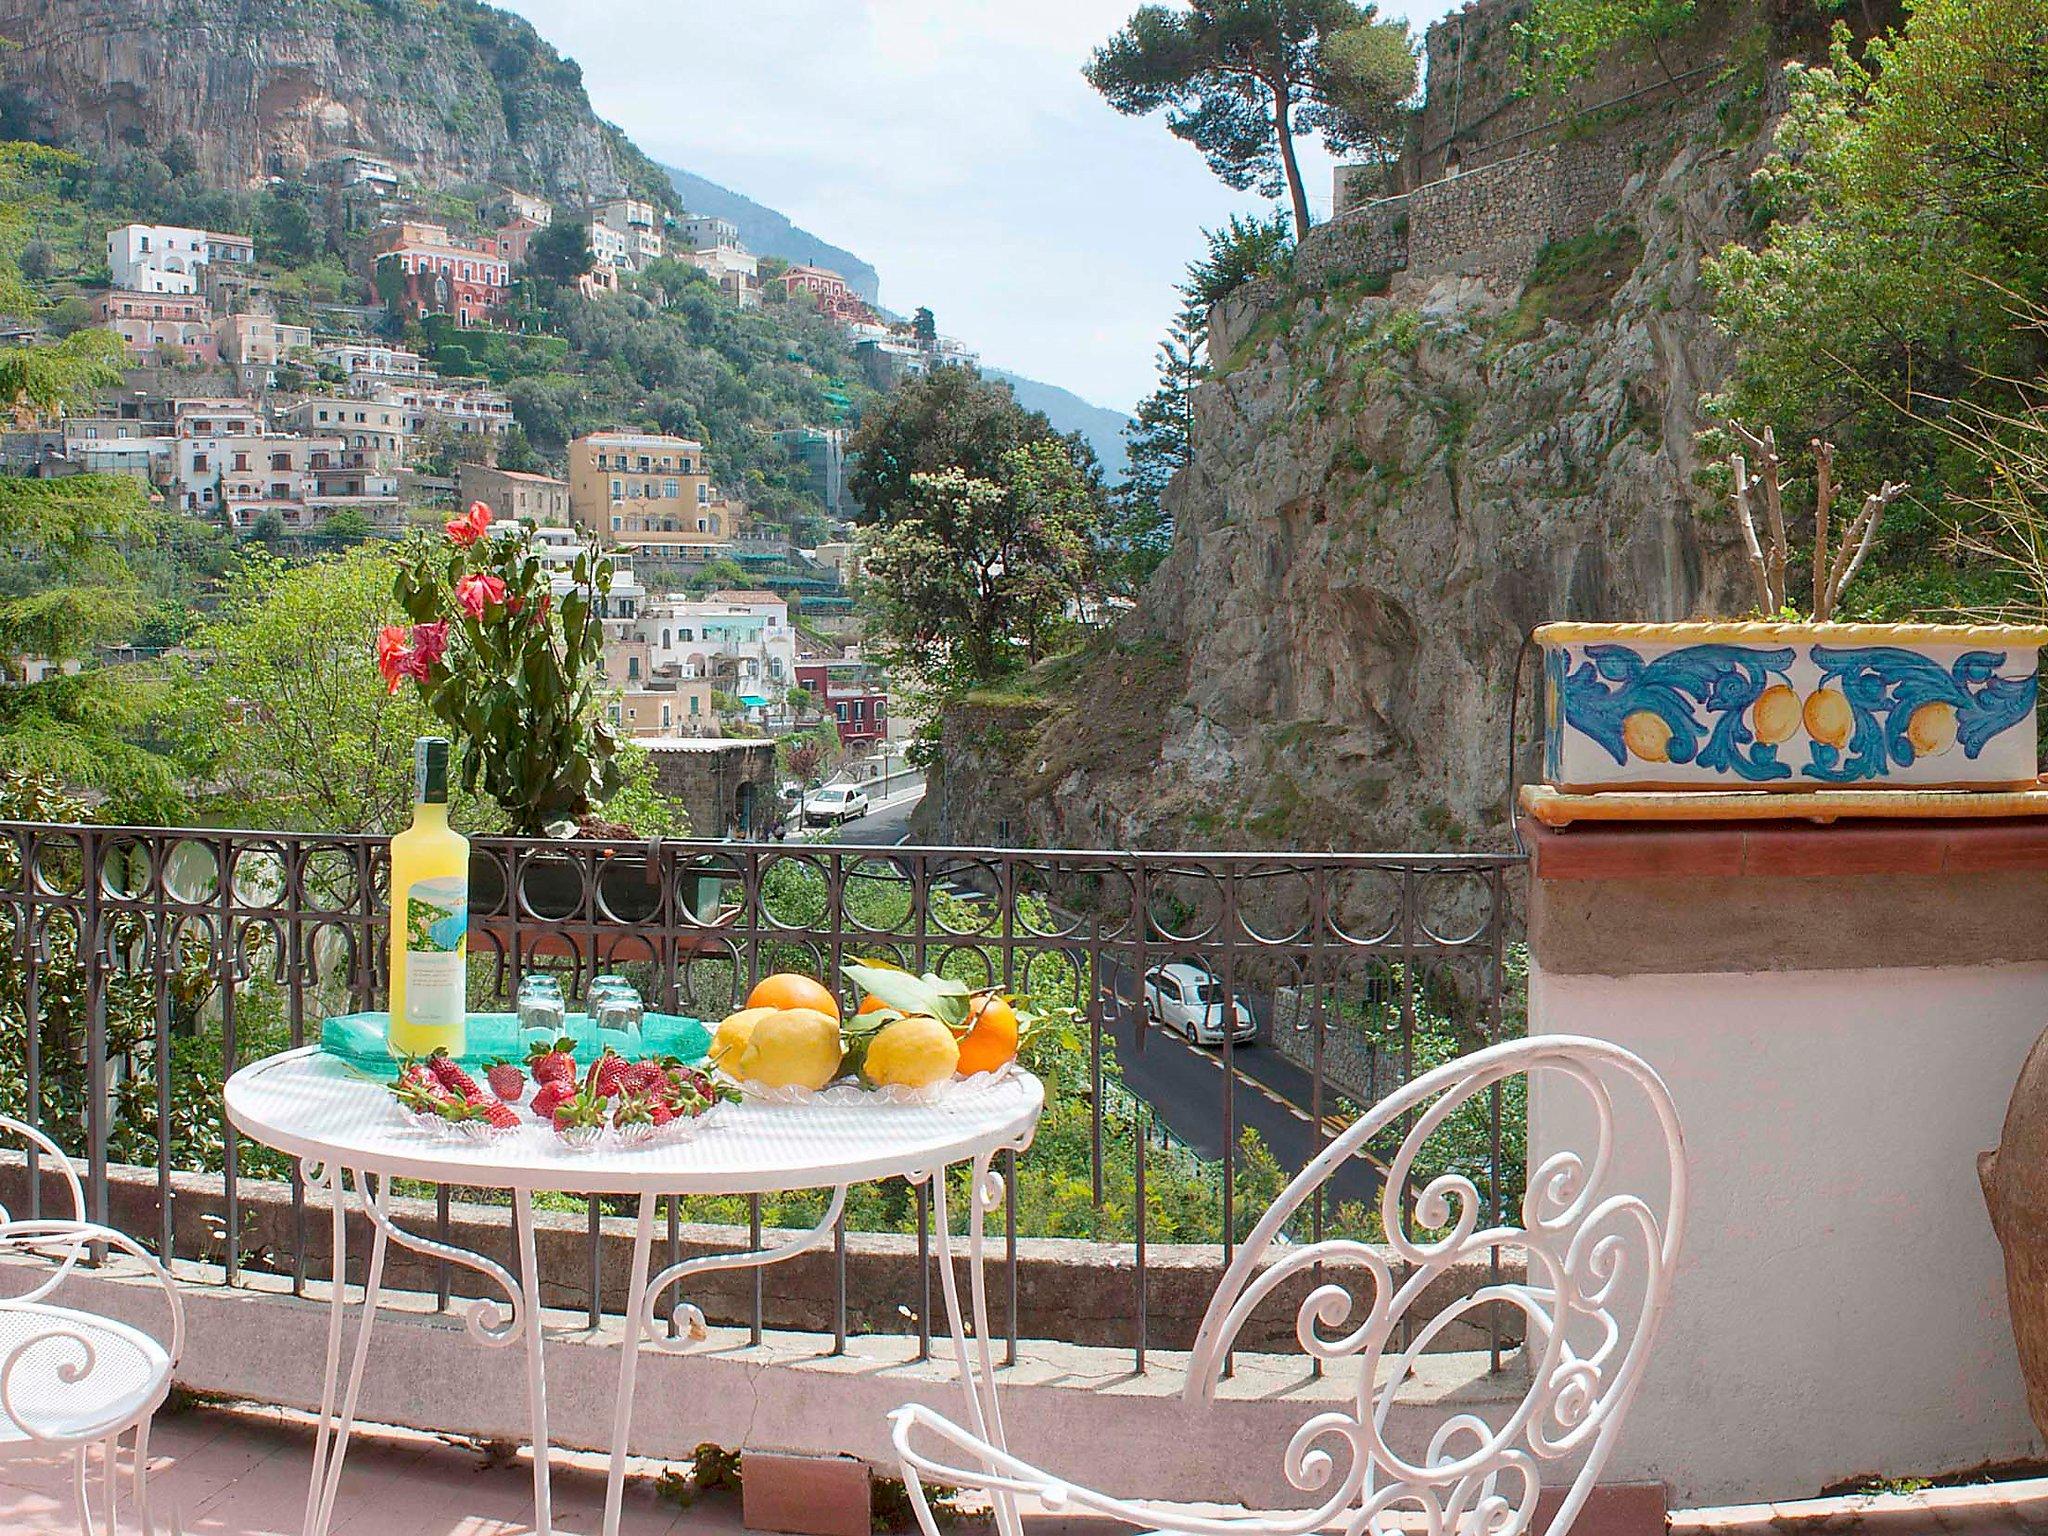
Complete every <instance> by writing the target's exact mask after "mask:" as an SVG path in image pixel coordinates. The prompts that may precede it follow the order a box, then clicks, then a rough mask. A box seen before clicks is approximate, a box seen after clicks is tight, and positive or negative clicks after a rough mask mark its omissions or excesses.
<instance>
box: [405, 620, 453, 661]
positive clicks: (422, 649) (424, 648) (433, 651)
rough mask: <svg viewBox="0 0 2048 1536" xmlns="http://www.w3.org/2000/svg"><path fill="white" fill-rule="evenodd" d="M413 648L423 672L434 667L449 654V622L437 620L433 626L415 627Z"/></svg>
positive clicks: (421, 625) (422, 625)
mask: <svg viewBox="0 0 2048 1536" xmlns="http://www.w3.org/2000/svg"><path fill="white" fill-rule="evenodd" d="M412 648H413V654H414V655H416V656H418V657H419V664H420V667H421V669H422V670H424V669H426V668H428V667H431V666H433V664H434V663H435V662H437V661H439V660H440V659H441V658H442V657H443V656H446V655H447V654H448V621H447V620H446V619H437V620H435V621H434V622H433V623H432V624H415V625H413V627H412Z"/></svg>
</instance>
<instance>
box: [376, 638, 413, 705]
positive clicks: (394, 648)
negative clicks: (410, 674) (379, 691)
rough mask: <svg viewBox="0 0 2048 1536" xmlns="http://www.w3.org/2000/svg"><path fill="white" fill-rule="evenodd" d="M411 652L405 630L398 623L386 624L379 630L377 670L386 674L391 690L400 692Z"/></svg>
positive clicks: (387, 684) (386, 680) (387, 686)
mask: <svg viewBox="0 0 2048 1536" xmlns="http://www.w3.org/2000/svg"><path fill="white" fill-rule="evenodd" d="M411 654H412V653H411V652H410V651H409V650H408V649H407V648H406V643H405V631H404V630H402V629H400V628H399V627H398V626H397V625H396V624H386V625H385V626H384V627H383V628H382V629H380V630H378V631H377V670H378V671H379V672H381V673H382V674H383V675H384V683H385V687H386V688H387V689H388V690H389V691H390V692H392V693H396V692H398V685H399V684H400V683H402V682H404V681H405V675H406V674H405V669H406V665H407V658H408V657H410V655H411Z"/></svg>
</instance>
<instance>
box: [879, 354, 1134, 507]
mask: <svg viewBox="0 0 2048 1536" xmlns="http://www.w3.org/2000/svg"><path fill="white" fill-rule="evenodd" d="M1045 441H1065V440H1064V439H1061V438H1060V437H1059V434H1058V433H1056V432H1054V431H1053V429H1052V424H1051V423H1050V422H1048V421H1047V420H1046V419H1045V417H1044V415H1043V414H1042V413H1040V412H1038V411H1028V410H1026V409H1025V408H1024V407H1023V406H1021V405H1019V404H1018V403H1017V397H1016V396H1015V395H1013V394H1012V393H1011V392H1010V387H1009V385H1007V384H1003V383H1000V382H997V381H995V380H992V379H983V378H981V377H980V376H979V375H978V374H976V373H974V372H973V371H972V370H971V369H967V368H937V369H934V370H933V371H932V372H931V373H929V374H926V375H925V376H924V377H923V378H919V379H912V380H909V381H908V382H906V383H905V384H903V385H901V386H900V387H899V388H897V389H896V390H895V391H894V392H893V393H891V394H890V395H889V396H888V398H887V399H885V400H883V401H882V402H881V404H880V405H879V406H878V407H877V408H875V409H874V410H871V411H869V412H868V413H867V414H866V415H865V416H864V417H863V418H862V421H861V425H860V430H859V431H858V432H856V433H855V434H854V435H853V439H852V441H851V442H849V443H848V444H847V448H846V452H847V457H848V458H849V459H852V460H853V461H854V467H853V471H852V474H851V475H850V476H849V477H848V479H847V488H848V490H850V491H851V492H852V494H853V498H854V500H855V501H856V502H857V503H858V504H859V507H860V511H861V516H862V517H863V519H865V520H866V521H870V522H883V523H886V522H889V521H891V520H892V519H894V518H896V517H897V516H900V515H902V514H903V513H905V512H908V511H909V510H911V509H912V507H913V505H914V504H915V502H916V499H917V493H916V488H915V485H914V481H915V478H916V477H917V476H918V475H927V474H937V473H940V472H941V471H944V470H949V469H957V470H959V471H961V472H962V473H963V474H965V475H966V476H968V477H969V478H970V479H979V480H994V479H996V478H997V477H998V476H999V475H1000V473H1001V470H1002V465H1003V462H1004V459H1005V457H1006V455H1008V454H1009V453H1011V452H1012V451H1014V450H1015V449H1018V448H1022V447H1025V446H1026V445H1028V444H1031V443H1038V442H1045ZM1070 447H1071V452H1070V456H1072V457H1074V458H1075V460H1076V462H1077V463H1079V464H1080V465H1082V466H1083V468H1084V470H1086V469H1089V468H1092V467H1093V464H1094V455H1093V453H1090V452H1088V450H1087V448H1086V445H1085V444H1073V445H1070Z"/></svg>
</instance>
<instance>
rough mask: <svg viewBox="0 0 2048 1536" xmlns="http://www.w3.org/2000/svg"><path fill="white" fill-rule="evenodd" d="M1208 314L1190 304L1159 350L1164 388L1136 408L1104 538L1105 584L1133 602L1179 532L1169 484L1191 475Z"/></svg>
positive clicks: (1186, 301) (1175, 320)
mask: <svg viewBox="0 0 2048 1536" xmlns="http://www.w3.org/2000/svg"><path fill="white" fill-rule="evenodd" d="M1207 316H1208V311H1207V310H1206V309H1205V308H1204V307H1203V306H1202V305H1201V304H1200V303H1198V302H1197V301H1196V300H1195V299H1193V298H1192V297H1190V298H1187V299H1184V300H1183V302H1182V304H1181V307H1180V312H1179V313H1178V314H1176V315H1175V316H1174V317H1173V323H1172V324H1171V325H1170V326H1168V327H1167V332H1166V339H1165V340H1163V341H1162V342H1160V343H1159V356H1158V368H1159V386H1158V388H1156V389H1154V390H1153V391H1152V393H1151V394H1149V395H1147V396H1146V397H1145V398H1144V399H1143V400H1141V401H1139V402H1138V412H1137V415H1136V416H1135V417H1133V418H1132V420H1131V423H1130V425H1129V426H1127V427H1125V428H1124V442H1125V443H1126V444H1127V445H1128V447H1129V450H1130V452H1129V468H1128V469H1127V470H1126V471H1125V475H1124V481H1123V483H1122V484H1121V485H1119V486H1118V487H1117V488H1116V490H1115V492H1114V493H1113V494H1112V495H1111V497H1110V503H1109V505H1110V519H1109V522H1108V524H1107V526H1106V528H1105V532H1104V538H1103V544H1104V548H1103V558H1102V563H1101V571H1102V576H1103V578H1104V584H1105V585H1106V586H1108V587H1109V588H1110V590H1112V591H1114V592H1117V593H1120V594H1122V595H1125V596H1129V595H1130V594H1132V593H1134V592H1135V591H1136V590H1137V589H1138V588H1139V587H1141V586H1143V585H1144V583H1145V579H1146V578H1147V577H1149V576H1150V575H1151V574H1152V572H1153V571H1154V570H1155V569H1157V567H1158V565H1159V562H1160V561H1161V560H1162V559H1164V558H1165V556H1166V550H1167V546H1168V545H1169V544H1171V543H1172V541H1173V524H1172V522H1171V521H1170V520H1169V519H1168V517H1167V515H1166V512H1165V509H1164V508H1163V507H1162V505H1161V497H1162V496H1163V495H1164V494H1165V492H1166V487H1167V484H1168V482H1170V481H1171V480H1172V479H1173V477H1174V476H1175V475H1176V474H1178V473H1179V472H1180V471H1181V470H1183V469H1185V468H1186V467H1187V463H1188V458H1189V454H1190V451H1191V442H1192V436H1193V423H1194V397H1195V386H1196V385H1197V384H1198V383H1200V382H1201V380H1202V378H1203V377H1204V375H1205V374H1206V373H1207V371H1208V369H1207V365H1206V364H1205V363H1204V361H1203V349H1204V348H1205V347H1206V346H1207V344H1208V330H1209V327H1208V318H1207Z"/></svg>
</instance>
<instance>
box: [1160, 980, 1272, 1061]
mask: <svg viewBox="0 0 2048 1536" xmlns="http://www.w3.org/2000/svg"><path fill="white" fill-rule="evenodd" d="M1228 1013H1229V1015H1232V1016H1234V1017H1232V1018H1230V1019H1228V1020H1226V1010H1225V1007H1224V1002H1223V983H1222V982H1220V981H1218V980H1217V979H1216V978H1215V977H1214V976H1213V975H1211V974H1210V973H1209V972H1208V971H1207V970H1205V969H1204V968H1203V967H1201V966H1199V965H1190V964H1188V963H1187V962H1185V961H1176V962H1175V963H1173V964H1172V965H1155V966H1154V967H1153V968H1152V969H1151V970H1149V971H1147V972H1146V973H1145V1017H1146V1018H1147V1019H1150V1020H1151V1021H1152V1022H1153V1023H1154V1024H1158V1025H1160V1026H1162V1027H1164V1028H1166V1029H1171V1030H1175V1031H1178V1032H1179V1033H1180V1034H1183V1035H1185V1036H1187V1038H1188V1043H1189V1044H1190V1045H1221V1044H1222V1043H1223V1037H1224V1035H1225V1033H1226V1022H1227V1023H1228V1029H1227V1033H1228V1034H1229V1036H1230V1038H1231V1039H1232V1040H1234V1041H1236V1040H1254V1039H1256V1038H1258V1033H1259V1021H1258V1019H1257V1017H1256V1016H1254V1014H1253V1013H1252V1010H1251V1008H1250V1007H1249V1006H1248V1005H1247V1004H1246V1002H1245V1000H1244V998H1243V997H1242V996H1239V997H1238V998H1237V999H1235V1000H1234V1001H1233V1002H1232V1003H1231V1004H1230V1005H1229V1009H1228Z"/></svg>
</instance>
